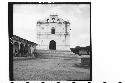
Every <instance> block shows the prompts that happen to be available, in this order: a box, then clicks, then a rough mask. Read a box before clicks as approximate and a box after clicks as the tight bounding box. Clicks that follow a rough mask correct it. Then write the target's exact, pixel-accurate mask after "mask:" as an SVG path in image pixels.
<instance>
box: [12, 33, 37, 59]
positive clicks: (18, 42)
mask: <svg viewBox="0 0 125 83" xmlns="http://www.w3.org/2000/svg"><path fill="white" fill-rule="evenodd" d="M11 43H12V44H13V56H14V57H33V56H34V51H35V49H36V46H37V44H36V43H34V42H31V41H28V40H26V39H23V38H21V37H19V36H16V35H13V37H12V38H11Z"/></svg>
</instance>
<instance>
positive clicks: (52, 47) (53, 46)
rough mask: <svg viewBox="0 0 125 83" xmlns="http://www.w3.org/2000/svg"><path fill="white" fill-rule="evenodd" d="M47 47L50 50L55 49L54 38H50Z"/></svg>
mask: <svg viewBox="0 0 125 83" xmlns="http://www.w3.org/2000/svg"><path fill="white" fill-rule="evenodd" d="M49 49H50V50H56V42H55V41H54V40H51V41H50V43H49Z"/></svg>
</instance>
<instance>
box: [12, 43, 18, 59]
mask: <svg viewBox="0 0 125 83" xmlns="http://www.w3.org/2000/svg"><path fill="white" fill-rule="evenodd" d="M13 54H14V56H15V57H18V56H19V43H18V42H14V44H13Z"/></svg>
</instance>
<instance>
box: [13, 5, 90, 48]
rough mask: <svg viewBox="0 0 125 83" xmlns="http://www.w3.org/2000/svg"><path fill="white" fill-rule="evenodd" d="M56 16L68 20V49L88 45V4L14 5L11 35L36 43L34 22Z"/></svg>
mask: <svg viewBox="0 0 125 83" xmlns="http://www.w3.org/2000/svg"><path fill="white" fill-rule="evenodd" d="M50 14H58V15H59V17H61V18H62V19H64V20H69V22H70V23H71V25H70V28H71V32H70V47H75V46H87V45H90V5H89V4H79V5H78V4H34V5H33V4H25V5H24V4H18V5H17V4H16V5H14V10H13V34H14V35H17V36H20V37H22V38H24V39H27V40H29V41H33V42H35V43H37V39H36V22H37V21H38V20H39V19H41V20H43V19H45V18H46V17H49V15H50Z"/></svg>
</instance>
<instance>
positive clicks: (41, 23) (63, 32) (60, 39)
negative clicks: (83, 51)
mask: <svg viewBox="0 0 125 83" xmlns="http://www.w3.org/2000/svg"><path fill="white" fill-rule="evenodd" d="M36 26H37V43H38V47H37V49H40V50H70V28H69V26H70V22H69V21H65V20H63V19H62V18H60V17H59V16H58V15H50V16H48V18H45V19H44V20H38V21H37V24H36Z"/></svg>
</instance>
